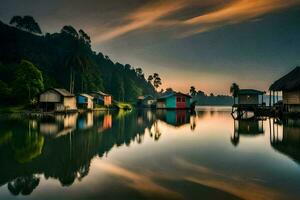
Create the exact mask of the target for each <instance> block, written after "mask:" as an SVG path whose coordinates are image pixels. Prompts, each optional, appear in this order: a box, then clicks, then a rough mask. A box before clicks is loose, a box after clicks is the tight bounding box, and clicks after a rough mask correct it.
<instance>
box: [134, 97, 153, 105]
mask: <svg viewBox="0 0 300 200" xmlns="http://www.w3.org/2000/svg"><path fill="white" fill-rule="evenodd" d="M136 104H137V107H139V108H151V107H153V106H155V99H154V98H153V96H152V95H144V96H139V97H138V98H137V103H136Z"/></svg>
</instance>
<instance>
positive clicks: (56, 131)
mask: <svg viewBox="0 0 300 200" xmlns="http://www.w3.org/2000/svg"><path fill="white" fill-rule="evenodd" d="M77 118H78V114H77V113H75V114H68V115H52V116H47V117H43V118H42V119H41V121H40V124H39V126H40V133H42V134H44V135H51V136H54V137H60V136H62V135H66V134H69V133H71V132H72V131H74V130H75V129H76V123H77Z"/></svg>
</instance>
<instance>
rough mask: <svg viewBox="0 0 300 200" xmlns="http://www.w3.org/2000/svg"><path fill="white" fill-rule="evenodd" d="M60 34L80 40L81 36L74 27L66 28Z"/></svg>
mask: <svg viewBox="0 0 300 200" xmlns="http://www.w3.org/2000/svg"><path fill="white" fill-rule="evenodd" d="M60 32H61V33H63V34H67V35H70V36H72V37H75V38H78V36H79V35H78V33H77V31H76V29H75V28H74V27H73V26H64V27H63V28H62V29H61V31H60Z"/></svg>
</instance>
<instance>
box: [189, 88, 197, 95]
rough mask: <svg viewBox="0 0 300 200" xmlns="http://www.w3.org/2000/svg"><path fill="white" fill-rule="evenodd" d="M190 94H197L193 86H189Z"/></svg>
mask: <svg viewBox="0 0 300 200" xmlns="http://www.w3.org/2000/svg"><path fill="white" fill-rule="evenodd" d="M190 94H191V95H192V96H195V95H196V94H197V92H196V88H195V87H194V86H191V88H190Z"/></svg>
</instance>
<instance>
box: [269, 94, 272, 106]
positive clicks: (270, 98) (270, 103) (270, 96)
mask: <svg viewBox="0 0 300 200" xmlns="http://www.w3.org/2000/svg"><path fill="white" fill-rule="evenodd" d="M271 101H272V91H271V90H269V106H270V107H271V105H272V102H271Z"/></svg>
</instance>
